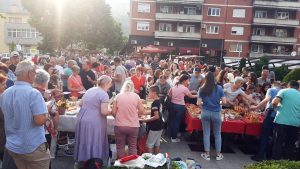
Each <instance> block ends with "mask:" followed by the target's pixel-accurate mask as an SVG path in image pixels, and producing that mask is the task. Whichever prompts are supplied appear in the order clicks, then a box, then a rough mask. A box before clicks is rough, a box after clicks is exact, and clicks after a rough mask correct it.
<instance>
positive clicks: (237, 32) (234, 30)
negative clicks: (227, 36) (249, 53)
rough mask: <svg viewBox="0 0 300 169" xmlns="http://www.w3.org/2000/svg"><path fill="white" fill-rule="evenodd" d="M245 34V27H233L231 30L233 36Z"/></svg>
mask: <svg viewBox="0 0 300 169" xmlns="http://www.w3.org/2000/svg"><path fill="white" fill-rule="evenodd" d="M243 34H244V27H237V26H233V27H232V28H231V35H243Z"/></svg>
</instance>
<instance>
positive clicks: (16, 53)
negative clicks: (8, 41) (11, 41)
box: [10, 51, 20, 57]
mask: <svg viewBox="0 0 300 169" xmlns="http://www.w3.org/2000/svg"><path fill="white" fill-rule="evenodd" d="M15 55H17V56H20V54H19V52H17V51H13V52H11V54H10V57H13V56H15Z"/></svg>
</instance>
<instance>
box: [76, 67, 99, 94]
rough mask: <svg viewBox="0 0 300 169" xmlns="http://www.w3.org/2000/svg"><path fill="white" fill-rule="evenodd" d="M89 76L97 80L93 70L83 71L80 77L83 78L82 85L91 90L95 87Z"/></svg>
mask: <svg viewBox="0 0 300 169" xmlns="http://www.w3.org/2000/svg"><path fill="white" fill-rule="evenodd" d="M87 76H89V77H90V78H91V79H92V80H93V81H95V80H96V76H95V73H94V72H93V71H91V70H89V71H81V72H80V78H81V81H82V85H83V87H84V88H85V90H89V89H90V88H92V87H94V84H93V83H91V82H90V81H89V80H88V78H87Z"/></svg>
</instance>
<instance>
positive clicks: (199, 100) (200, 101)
mask: <svg viewBox="0 0 300 169" xmlns="http://www.w3.org/2000/svg"><path fill="white" fill-rule="evenodd" d="M202 104H203V102H202V99H201V98H198V100H197V105H198V106H200V107H202Z"/></svg>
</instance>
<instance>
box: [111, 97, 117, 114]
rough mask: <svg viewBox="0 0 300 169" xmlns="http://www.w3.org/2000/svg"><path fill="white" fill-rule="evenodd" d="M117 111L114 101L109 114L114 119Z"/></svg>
mask: <svg viewBox="0 0 300 169" xmlns="http://www.w3.org/2000/svg"><path fill="white" fill-rule="evenodd" d="M117 110H118V108H117V101H116V100H115V101H114V102H113V106H112V110H111V114H112V115H113V116H114V117H116V114H117Z"/></svg>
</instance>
